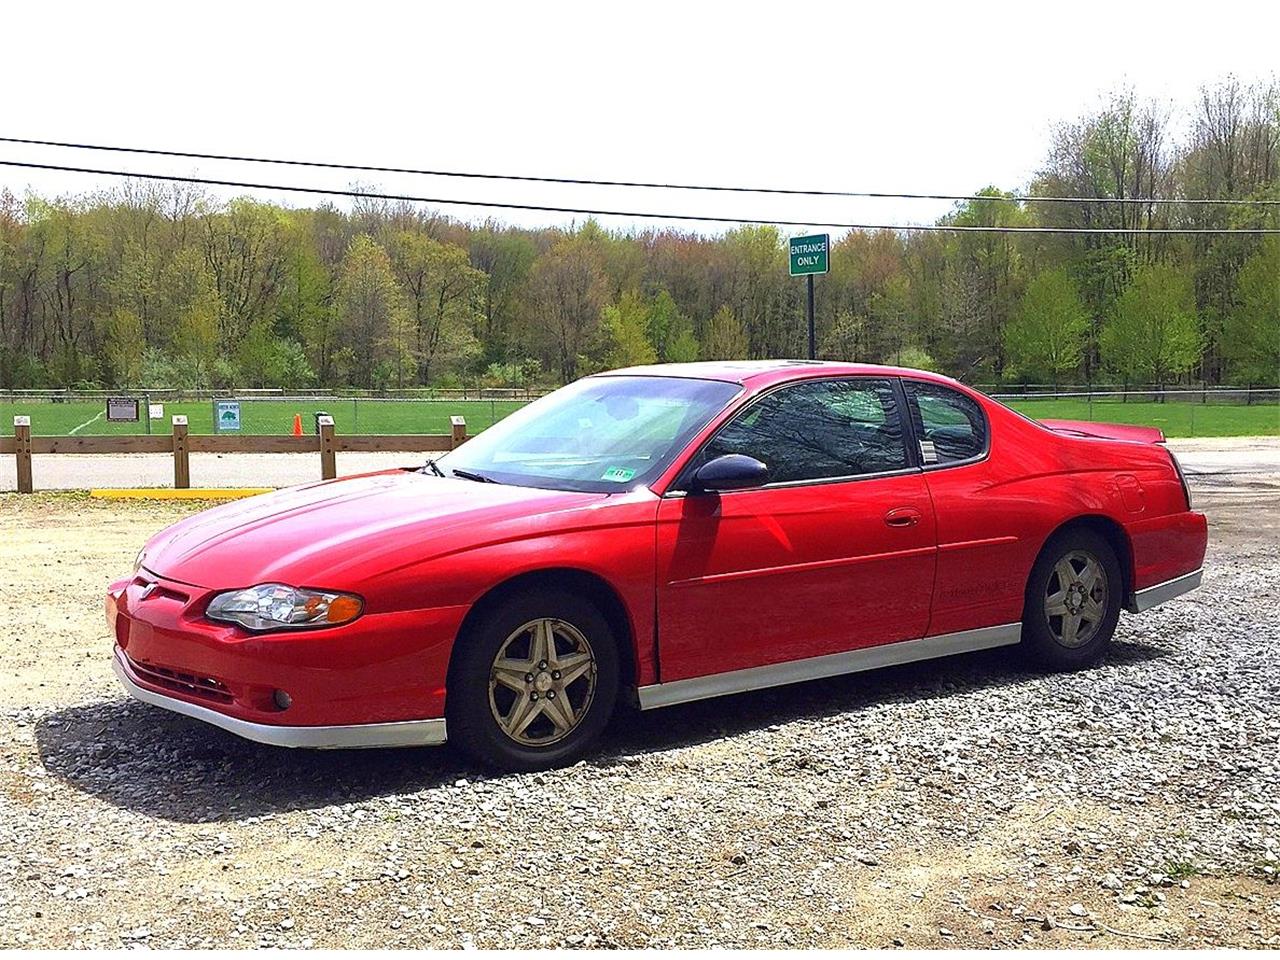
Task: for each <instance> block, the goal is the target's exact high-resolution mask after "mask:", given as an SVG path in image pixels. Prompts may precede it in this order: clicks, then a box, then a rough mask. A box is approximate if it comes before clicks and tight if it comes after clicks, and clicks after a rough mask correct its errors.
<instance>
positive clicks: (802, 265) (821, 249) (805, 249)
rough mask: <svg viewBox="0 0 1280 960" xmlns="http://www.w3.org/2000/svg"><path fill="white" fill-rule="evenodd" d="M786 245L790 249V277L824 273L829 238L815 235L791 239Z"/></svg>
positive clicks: (818, 234)
mask: <svg viewBox="0 0 1280 960" xmlns="http://www.w3.org/2000/svg"><path fill="white" fill-rule="evenodd" d="M787 245H788V246H789V247H790V249H791V276H793V277H807V276H812V275H813V274H816V273H826V272H827V271H828V269H829V267H828V257H827V252H828V251H829V250H830V249H831V236H830V235H829V234H826V233H816V234H814V235H813V236H811V237H792V238H791V239H790V240H789V241H788V242H787Z"/></svg>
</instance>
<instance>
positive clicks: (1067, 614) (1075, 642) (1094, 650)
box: [1022, 529, 1124, 670]
mask: <svg viewBox="0 0 1280 960" xmlns="http://www.w3.org/2000/svg"><path fill="white" fill-rule="evenodd" d="M1123 584H1124V580H1123V577H1122V576H1121V573H1120V563H1119V561H1118V560H1117V559H1116V554H1115V551H1114V550H1113V549H1112V548H1111V545H1110V544H1109V543H1107V541H1106V540H1105V539H1104V538H1103V537H1101V536H1099V535H1098V534H1097V533H1095V532H1093V531H1092V530H1084V529H1080V530H1067V531H1064V532H1063V533H1061V534H1058V535H1057V536H1055V537H1054V538H1053V539H1052V540H1050V541H1049V543H1047V544H1046V545H1045V548H1044V550H1042V551H1041V553H1040V557H1039V559H1037V560H1036V564H1035V567H1033V568H1032V571H1031V577H1030V579H1029V580H1028V582H1027V592H1026V599H1025V601H1024V606H1023V619H1022V639H1023V644H1024V646H1025V647H1026V648H1027V650H1028V652H1029V653H1030V654H1031V655H1032V657H1033V658H1034V659H1035V660H1037V661H1038V662H1039V663H1041V664H1043V665H1044V666H1047V667H1051V668H1053V669H1056V670H1070V669H1074V668H1077V667H1085V666H1089V665H1090V664H1093V663H1096V662H1097V661H1098V660H1099V659H1100V658H1101V656H1102V655H1103V653H1104V652H1105V651H1106V648H1107V644H1108V643H1110V642H1111V635H1112V634H1113V633H1115V629H1116V623H1117V621H1118V620H1119V619H1120V601H1121V592H1122V590H1123Z"/></svg>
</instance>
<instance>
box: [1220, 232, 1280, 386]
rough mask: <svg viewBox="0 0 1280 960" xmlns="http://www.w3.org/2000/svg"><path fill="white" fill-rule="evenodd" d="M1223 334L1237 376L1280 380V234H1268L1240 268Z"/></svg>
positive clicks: (1235, 378)
mask: <svg viewBox="0 0 1280 960" xmlns="http://www.w3.org/2000/svg"><path fill="white" fill-rule="evenodd" d="M1224 334H1225V335H1224V338H1223V340H1224V344H1225V348H1226V351H1225V352H1226V355H1227V358H1228V360H1229V361H1230V363H1231V373H1232V378H1233V379H1234V380H1236V381H1238V382H1261V383H1276V382H1277V380H1280V238H1276V237H1268V238H1266V240H1264V241H1263V243H1262V245H1261V246H1260V247H1259V248H1258V252H1257V253H1255V254H1254V255H1253V256H1252V257H1250V258H1249V259H1248V260H1247V261H1246V262H1245V265H1244V267H1242V268H1241V270H1240V276H1239V279H1238V280H1237V282H1236V307H1235V309H1234V310H1233V311H1232V312H1231V313H1230V314H1229V315H1228V317H1227V322H1226V327H1225V330H1224Z"/></svg>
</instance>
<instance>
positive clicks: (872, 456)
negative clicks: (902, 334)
mask: <svg viewBox="0 0 1280 960" xmlns="http://www.w3.org/2000/svg"><path fill="white" fill-rule="evenodd" d="M727 453H742V454H746V455H747V456H750V457H754V458H755V459H757V460H759V461H761V462H762V463H764V464H765V465H766V466H767V467H768V468H769V482H770V483H794V482H796V481H804V480H833V479H840V478H845V477H856V476H860V475H864V474H873V473H884V472H889V471H894V470H903V469H906V467H907V466H908V463H907V458H906V447H905V445H904V443H903V438H902V423H901V421H900V420H899V412H898V409H897V404H896V402H895V399H894V391H893V384H892V382H891V381H889V380H872V379H866V380H862V379H857V380H813V381H808V382H805V383H800V384H796V385H794V386H789V387H784V388H782V389H780V390H776V391H774V392H773V393H770V394H766V395H765V396H763V397H761V398H760V399H759V400H757V401H756V402H754V403H752V404H750V405H749V406H747V407H746V408H745V409H744V410H743V411H742V412H741V413H740V414H738V416H737V417H735V418H734V419H733V420H732V421H730V422H729V423H728V424H726V425H725V426H724V427H723V428H722V429H721V430H720V432H719V433H717V434H716V436H715V437H714V438H712V440H711V441H710V442H709V443H708V444H707V445H706V446H705V447H703V449H702V450H701V452H700V453H699V455H698V456H697V457H695V458H694V462H693V464H692V467H691V469H697V467H698V466H700V465H701V464H703V463H706V462H707V461H708V460H713V459H715V458H716V457H719V456H723V455H724V454H727Z"/></svg>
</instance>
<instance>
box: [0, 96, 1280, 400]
mask: <svg viewBox="0 0 1280 960" xmlns="http://www.w3.org/2000/svg"><path fill="white" fill-rule="evenodd" d="M1179 129H1180V130H1183V131H1185V132H1184V133H1182V134H1180V135H1178V136H1175V133H1174V131H1175V130H1179ZM1027 192H1028V194H1029V195H1030V196H1033V197H1034V196H1042V197H1050V196H1052V197H1074V198H1080V199H1081V200H1083V201H1085V202H1079V203H1051V202H1046V203H1035V202H1026V201H1023V200H1019V199H1017V198H1015V197H1014V196H1013V194H1011V193H1008V192H1005V191H1002V190H999V189H997V188H995V187H989V188H987V189H985V190H982V191H980V192H979V195H980V198H979V199H976V200H972V201H969V202H965V203H962V204H957V205H956V206H955V208H954V209H953V210H952V212H950V213H949V214H947V215H946V216H945V217H943V218H942V219H941V221H940V223H942V224H948V225H954V226H966V225H996V226H1048V227H1093V228H1097V227H1106V228H1130V229H1131V228H1139V229H1143V228H1161V227H1192V228H1246V227H1280V207H1276V206H1269V207H1268V206H1264V205H1243V206H1225V205H1224V206H1209V205H1193V204H1185V203H1173V204H1168V203H1154V202H1146V201H1151V200H1154V199H1155V198H1181V199H1186V198H1208V199H1215V200H1218V199H1245V200H1264V199H1269V200H1280V85H1277V83H1276V82H1275V81H1274V80H1273V81H1271V82H1270V83H1258V84H1253V85H1248V84H1244V83H1241V82H1240V81H1238V80H1236V79H1234V78H1228V79H1226V80H1224V81H1222V82H1220V83H1217V84H1215V85H1212V86H1210V87H1206V88H1205V89H1204V90H1203V91H1202V92H1201V95H1200V97H1199V99H1198V101H1197V102H1195V103H1193V104H1189V105H1187V106H1186V107H1185V109H1183V110H1181V111H1177V112H1175V111H1173V110H1172V109H1170V108H1168V107H1164V106H1161V105H1160V104H1158V103H1154V102H1142V101H1139V100H1138V99H1137V98H1136V97H1135V96H1134V95H1132V94H1131V93H1127V92H1120V93H1116V94H1113V95H1112V96H1111V97H1109V98H1108V99H1106V100H1105V101H1104V102H1103V104H1102V106H1100V107H1099V108H1098V109H1096V110H1094V111H1092V112H1090V113H1088V114H1087V115H1085V116H1082V117H1080V118H1079V119H1077V120H1075V121H1073V122H1069V123H1064V124H1062V125H1060V126H1059V127H1058V128H1057V130H1056V132H1055V134H1054V136H1053V139H1052V142H1051V144H1050V145H1049V148H1048V151H1047V154H1046V157H1045V159H1044V162H1043V164H1042V166H1041V168H1040V170H1039V172H1038V173H1037V175H1036V176H1035V178H1034V179H1033V181H1032V182H1031V184H1030V186H1029V190H1028V191H1027ZM1108 199H1127V200H1138V201H1144V202H1138V203H1125V204H1116V203H1107V202H1105V201H1106V200H1108ZM830 262H831V273H830V275H829V276H826V277H823V278H820V280H819V295H818V306H817V316H816V323H817V330H818V344H819V351H820V354H821V355H822V356H823V357H827V358H834V359H843V360H853V361H875V362H889V363H899V364H902V365H905V366H919V367H930V368H933V369H938V370H942V371H945V372H949V373H953V374H962V375H966V376H968V377H969V378H970V379H982V380H983V381H991V380H1005V381H1023V382H1037V383H1047V382H1053V383H1058V382H1068V381H1081V380H1084V381H1097V380H1103V379H1113V380H1122V381H1125V382H1130V383H1139V382H1149V383H1173V382H1178V381H1180V380H1190V379H1194V380H1200V381H1204V382H1208V383H1246V382H1247V383H1276V382H1277V380H1278V379H1280V237H1265V238H1264V237H1258V236H1246V235H1235V236H1230V235H1194V236H1189V235H1182V236H1171V235H1141V236H1124V235H1115V234H1112V235H1100V234H1089V235H1069V234H1009V233H1004V234H997V233H920V232H906V231H887V230H885V231H861V230H855V231H850V232H848V233H846V234H844V235H843V236H840V237H837V238H833V243H832V249H831V255H830ZM803 317H804V291H803V285H802V284H801V283H800V282H798V281H795V280H792V279H790V278H789V277H788V276H787V253H786V246H785V237H784V236H783V235H781V234H780V233H779V231H778V230H777V229H775V228H773V227H756V226H744V227H740V228H737V229H733V230H729V231H727V232H725V233H723V234H721V235H719V236H714V237H708V236H703V235H699V234H693V233H686V232H680V231H676V230H670V229H651V230H632V231H628V232H613V231H608V230H605V229H602V228H601V227H600V226H599V225H598V224H597V223H595V222H593V221H587V222H586V223H584V224H582V225H580V226H575V227H574V228H572V229H541V230H530V229H521V228H515V227H511V226H507V225H503V224H500V223H496V222H492V221H490V222H485V223H480V224H473V223H467V222H463V221H460V220H458V219H454V218H450V217H447V216H442V215H439V214H438V213H434V212H431V211H427V210H423V209H421V208H416V207H414V206H412V205H409V204H399V203H391V202H386V201H381V200H378V199H376V198H372V197H370V198H361V199H359V200H357V201H356V202H355V203H354V204H353V205H352V207H351V209H350V210H341V209H338V208H336V207H334V206H329V205H321V206H318V207H315V208H311V209H295V208H286V207H281V206H276V205H273V204H269V203H263V202H259V201H255V200H252V199H247V198H242V199H238V200H233V201H231V202H229V203H225V204H223V203H217V202H214V201H213V200H211V199H210V198H209V197H208V196H207V195H206V194H204V193H202V192H200V191H199V189H198V188H193V187H190V186H166V185H159V184H156V183H136V182H131V181H130V182H126V183H125V185H124V186H123V187H121V188H119V189H116V190H113V191H110V192H106V193H101V194H94V195H90V196H79V197H59V198H56V199H48V198H41V197H38V196H27V197H25V198H22V199H19V198H16V197H14V196H13V195H12V194H11V193H8V192H3V191H0V388H6V389H21V388H40V387H99V386H100V387H124V386H138V385H146V386H151V387H162V386H174V387H188V388H190V387H196V388H209V387H230V386H241V387H285V388H301V387H311V386H322V387H334V388H339V387H354V388H364V389H373V390H384V389H405V388H411V387H424V386H425V387H432V386H435V387H445V386H456V385H459V384H467V385H471V384H477V383H479V384H487V385H494V386H498V385H530V384H551V383H563V382H567V381H569V380H572V379H574V378H575V377H578V376H581V375H583V374H585V373H589V372H592V371H595V370H600V369H607V368H611V367H616V366H623V365H629V364H636V363H646V362H654V361H685V360H695V359H699V358H709V359H728V358H748V357H750V358H760V357H780V356H799V355H802V354H803V351H804V350H805V349H806V337H807V333H806V329H805V325H804V322H803Z"/></svg>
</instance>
